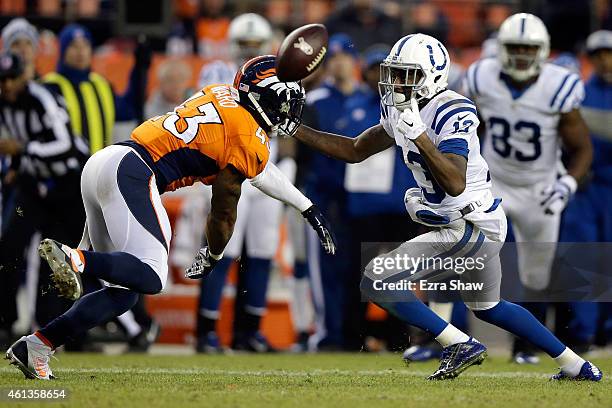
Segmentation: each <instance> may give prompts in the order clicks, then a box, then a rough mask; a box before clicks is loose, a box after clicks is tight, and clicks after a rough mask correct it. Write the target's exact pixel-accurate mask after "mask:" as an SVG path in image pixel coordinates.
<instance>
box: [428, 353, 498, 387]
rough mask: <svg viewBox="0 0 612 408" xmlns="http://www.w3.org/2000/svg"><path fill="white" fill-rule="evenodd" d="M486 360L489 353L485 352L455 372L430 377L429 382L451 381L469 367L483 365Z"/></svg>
mask: <svg viewBox="0 0 612 408" xmlns="http://www.w3.org/2000/svg"><path fill="white" fill-rule="evenodd" d="M486 358H487V352H486V350H485V351H483V352H482V353H480V354H478V355H476V356H474V357H473V358H472V359H471V360H468V361H466V362H465V363H463V364H462V365H460V366H459V367H457V368H456V369H455V370H453V371H450V372H448V373H442V374H440V375H439V376H436V377H434V376H433V375H430V376H429V377H427V379H428V380H451V379H453V378H456V377H457V376H459V374H461V373H462V372H464V371H465V370H467V369H468V368H469V367H471V366H475V365H481V364H482V362H483V361H484V360H485V359H486Z"/></svg>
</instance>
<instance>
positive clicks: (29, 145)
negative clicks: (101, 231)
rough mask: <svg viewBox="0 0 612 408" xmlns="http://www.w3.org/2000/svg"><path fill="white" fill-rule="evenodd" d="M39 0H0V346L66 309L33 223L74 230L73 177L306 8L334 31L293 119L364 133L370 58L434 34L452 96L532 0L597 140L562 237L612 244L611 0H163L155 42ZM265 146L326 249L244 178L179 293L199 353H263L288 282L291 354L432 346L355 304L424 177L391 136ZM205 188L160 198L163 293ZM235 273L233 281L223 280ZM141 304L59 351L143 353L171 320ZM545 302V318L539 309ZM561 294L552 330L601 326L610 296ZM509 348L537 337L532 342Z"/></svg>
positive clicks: (608, 317) (373, 91)
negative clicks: (368, 149) (225, 324)
mask: <svg viewBox="0 0 612 408" xmlns="http://www.w3.org/2000/svg"><path fill="white" fill-rule="evenodd" d="M31 3H32V2H26V1H18V0H17V1H9V2H3V7H5V9H4V10H0V12H1V13H2V15H1V16H0V26H1V27H2V55H0V125H1V126H2V133H1V134H0V161H1V162H0V164H1V177H0V180H1V181H0V182H1V187H2V190H1V195H0V205H1V210H2V211H1V213H0V222H1V224H0V225H1V227H2V229H1V235H0V277H1V278H2V284H1V285H0V345H2V346H8V345H10V344H11V342H12V341H13V340H14V339H15V338H16V336H17V335H18V334H19V332H21V331H30V330H31V328H35V327H41V326H43V325H45V324H46V323H47V322H49V321H50V320H51V319H53V318H54V317H56V316H57V315H59V314H61V313H62V312H64V311H65V310H67V309H68V308H69V307H70V304H71V302H70V301H68V300H66V299H63V298H59V297H58V296H57V293H55V291H54V290H53V289H52V288H51V287H50V286H51V285H50V280H49V269H48V267H47V265H46V264H45V263H44V262H43V263H40V262H39V260H38V256H37V254H36V247H37V245H38V242H39V241H40V237H41V235H42V236H43V237H51V238H54V239H57V240H59V241H61V242H64V243H66V244H68V245H71V246H72V245H74V246H76V245H77V243H78V242H79V241H80V239H81V234H82V226H83V225H84V217H85V214H84V210H83V204H82V201H81V193H80V183H79V176H80V172H81V170H82V166H83V164H84V163H85V161H86V159H87V157H88V156H89V155H90V154H93V153H95V152H96V151H98V150H100V149H102V148H103V147H104V146H108V145H110V144H113V143H116V142H119V141H122V140H125V139H127V138H129V136H130V133H131V130H132V128H133V127H135V126H136V125H137V124H139V123H140V122H142V121H144V120H146V119H147V118H151V117H154V116H157V115H162V114H164V113H166V112H169V111H172V110H173V109H174V107H175V106H178V105H180V104H181V103H182V102H183V101H184V100H185V99H186V98H188V97H189V96H190V94H191V93H193V92H195V91H196V90H198V89H200V88H201V87H203V86H205V85H209V84H212V83H232V82H233V78H234V75H235V73H236V70H237V67H238V66H240V65H241V64H242V63H244V62H245V61H246V60H247V59H249V58H252V57H254V56H257V55H262V54H273V53H274V52H275V50H276V47H278V45H279V43H280V41H282V39H283V37H284V35H285V34H286V33H288V32H289V31H290V30H291V29H292V28H295V27H297V26H300V25H302V24H305V23H311V22H322V23H324V24H325V25H326V27H327V29H328V31H329V34H330V39H329V50H328V54H327V57H326V61H325V65H324V67H323V69H320V70H319V71H318V72H316V73H315V74H314V75H313V76H312V77H309V78H307V79H306V80H305V81H304V85H305V88H306V90H307V91H308V92H307V99H306V102H307V106H306V109H305V111H304V114H303V116H304V122H305V123H306V124H308V125H309V126H311V127H314V128H317V129H320V130H322V131H327V132H331V133H338V134H343V135H348V136H357V135H359V134H360V133H361V132H362V131H364V130H365V129H367V128H369V127H371V126H373V125H375V124H377V123H379V120H380V114H381V113H380V97H379V93H378V81H379V64H380V63H381V62H382V61H383V60H384V59H385V58H386V56H387V55H388V54H389V51H390V49H391V46H392V45H393V44H394V43H395V42H396V41H397V40H398V39H399V38H401V37H402V36H404V35H406V34H407V33H411V32H421V33H425V34H429V35H432V36H434V37H436V38H437V39H438V40H440V41H441V42H442V43H444V44H446V45H447V48H448V49H449V51H450V52H451V57H452V58H453V61H455V62H454V64H453V65H452V67H451V72H450V75H449V87H451V88H452V89H454V90H457V91H459V92H460V93H461V92H462V90H463V89H462V84H463V80H464V78H465V75H466V70H467V68H468V66H469V65H470V64H471V63H472V62H474V61H476V60H478V59H480V58H488V57H494V56H495V55H496V53H497V49H496V48H497V46H496V41H495V33H496V30H497V28H498V27H499V25H500V24H501V23H502V22H503V21H504V20H505V19H506V18H507V17H508V16H510V15H511V14H513V13H515V12H518V11H526V12H532V13H534V14H536V15H539V16H540V17H542V19H543V20H544V22H545V23H546V25H547V27H548V29H549V33H550V36H551V47H552V49H553V54H552V55H553V57H552V59H553V60H554V61H556V62H557V63H558V64H559V65H563V66H565V67H568V68H570V69H572V70H575V71H576V72H578V73H579V74H580V75H581V76H582V80H583V81H584V83H585V99H584V101H583V103H582V108H581V112H582V115H583V116H584V119H585V121H586V123H587V125H588V127H589V130H590V132H591V138H592V142H593V145H594V152H595V158H594V161H593V165H592V168H591V171H590V175H589V177H588V180H586V181H583V182H582V183H581V184H580V186H579V188H578V190H577V192H576V194H575V196H574V198H573V200H572V201H570V204H569V206H568V208H567V210H566V212H565V216H564V217H563V219H562V222H561V227H560V240H561V241H566V242H610V241H612V210H611V207H610V206H609V205H608V204H607V203H608V201H607V198H604V197H610V196H612V134H611V132H612V130H611V129H612V31H610V30H612V3H611V2H610V1H606V0H603V1H593V2H587V3H586V4H585V2H574V1H570V0H567V1H554V2H553V1H552V0H550V1H547V0H540V1H536V0H532V1H527V0H525V1H495V2H490V1H480V0H466V1H461V2H457V1H451V0H448V1H444V0H435V1H434V0H431V1H395V0H386V1H374V0H346V1H340V0H336V1H333V0H303V1H296V0H273V1H269V2H257V1H239V0H235V1H230V0H228V1H224V0H197V1H196V0H174V1H173V2H171V9H172V12H171V14H170V18H169V19H168V20H167V21H165V20H164V21H165V22H164V23H162V19H161V18H160V21H159V22H158V24H157V25H159V26H163V31H164V32H163V34H155V33H154V32H151V33H150V34H148V35H147V36H146V37H147V38H145V36H144V35H140V36H137V37H130V36H126V35H124V34H123V32H122V31H121V30H120V28H117V27H120V25H115V24H114V22H113V18H115V17H116V16H117V15H119V14H121V13H120V7H119V5H118V3H119V2H115V1H111V0H89V1H85V0H76V1H60V0H57V1H48V2H46V1H45V2H38V5H37V6H36V7H33V6H32V5H31ZM166 3H169V2H160V3H159V7H160V8H163V7H165V6H163V5H164V4H166ZM553 4H554V7H553ZM166 5H167V4H166ZM245 13H257V14H247V15H245ZM126 15H127V16H128V17H126V21H125V22H124V23H125V24H126V25H129V24H135V25H137V24H138V23H140V22H141V21H140V20H138V19H136V20H137V22H133V21H129V16H130V15H131V14H130V12H129V11H128V12H127V14H126ZM145 20H146V19H145ZM568 21H571V24H569V25H568V24H567V22H568ZM145 31H146V30H145ZM121 123H124V124H123V125H122V124H121ZM272 150H273V151H274V159H273V160H274V161H275V162H276V163H277V165H278V167H279V168H280V169H281V170H282V171H283V173H285V175H287V176H288V177H289V178H290V179H292V180H293V181H294V183H295V185H296V186H298V187H299V188H300V190H301V191H303V193H304V194H305V195H306V196H308V197H309V198H310V199H311V200H312V201H313V202H314V203H315V204H316V205H317V206H318V207H319V208H321V210H322V212H323V213H324V214H325V215H326V217H327V218H328V219H329V221H330V222H331V224H332V226H333V228H334V232H335V234H336V238H337V242H338V251H337V253H336V254H335V255H330V254H327V253H325V251H324V250H323V249H322V248H320V246H319V245H318V240H317V236H316V234H315V233H314V232H313V231H311V230H310V229H308V228H306V227H305V226H306V224H305V223H304V221H303V220H302V219H301V218H300V217H295V216H294V213H293V212H289V211H287V212H285V211H284V210H283V208H281V206H280V204H279V203H278V202H274V200H270V199H269V198H266V197H263V195H262V196H261V197H260V196H258V195H257V194H261V193H257V192H254V191H253V192H246V191H247V189H244V190H243V194H244V196H243V199H242V200H241V205H242V206H243V208H242V209H241V208H240V207H239V216H238V222H239V223H241V230H240V232H237V233H235V235H236V236H235V237H234V238H233V241H230V246H231V248H232V249H231V250H227V251H226V256H225V258H223V260H222V261H221V262H220V263H219V265H218V266H217V268H216V269H215V271H214V273H213V274H212V275H211V276H210V277H209V278H208V279H206V280H202V282H201V285H200V287H199V288H198V290H197V291H196V292H197V293H198V295H196V294H195V293H196V292H193V291H192V292H190V293H191V294H192V295H193V296H199V302H197V307H195V306H194V305H193V304H192V306H194V307H191V308H186V309H183V310H182V313H185V314H189V313H190V314H192V315H194V316H193V318H194V324H192V327H191V328H192V330H193V332H192V333H191V335H192V338H195V340H194V341H193V342H192V343H194V344H195V347H196V350H197V351H199V352H210V353H214V352H221V351H222V350H223V349H224V345H227V344H229V345H231V347H232V348H234V349H239V350H247V351H253V352H267V351H273V350H275V348H276V347H274V343H275V341H272V340H271V339H268V338H267V337H266V335H268V337H270V333H271V332H273V331H274V329H275V326H269V327H268V329H267V330H264V327H263V326H264V325H263V323H262V318H263V317H264V316H265V315H266V313H267V305H269V304H270V302H271V300H270V299H271V298H272V297H274V296H273V295H272V292H274V293H275V294H277V293H279V292H280V293H284V294H285V297H286V298H288V299H289V302H288V304H289V310H290V316H291V321H292V327H291V330H290V332H291V334H290V336H289V337H290V338H291V340H292V341H293V343H294V344H293V346H292V347H291V350H293V351H317V350H353V351H356V350H371V351H378V350H380V349H382V348H387V349H391V350H398V349H402V348H407V347H410V346H412V347H411V348H410V349H409V350H411V356H412V358H413V359H427V358H432V357H436V356H437V355H439V352H440V350H439V349H436V347H434V346H431V347H430V341H431V338H428V336H427V335H426V334H425V333H418V332H415V331H414V330H413V329H410V330H409V329H408V328H407V327H405V326H404V325H403V324H402V323H401V322H400V321H399V320H397V319H395V318H394V317H392V316H387V315H386V314H385V313H384V312H383V311H382V310H381V309H377V308H376V307H374V306H373V305H370V304H368V303H366V302H363V301H362V298H361V294H360V291H359V281H360V279H361V273H362V259H366V258H367V257H368V255H370V257H371V256H372V255H376V254H378V253H381V252H385V251H387V250H388V249H389V244H386V243H392V242H402V241H407V240H408V239H410V238H413V237H415V236H416V235H418V234H420V233H422V232H423V228H424V227H423V226H422V225H420V224H416V223H414V222H413V221H411V220H410V218H409V217H408V216H407V214H406V212H405V208H404V192H405V191H406V190H407V189H408V188H411V187H415V186H416V182H415V180H414V179H413V178H412V176H411V175H410V173H409V172H407V171H405V169H404V168H403V167H404V159H403V158H402V153H401V150H399V149H396V150H387V151H386V152H385V153H384V154H381V155H378V156H376V157H375V158H373V159H372V160H368V161H366V162H364V163H361V164H358V165H346V164H345V163H342V162H339V161H336V160H334V159H332V158H329V157H327V156H325V155H322V154H320V153H316V152H314V151H313V150H310V149H309V148H307V147H304V146H303V145H299V146H298V145H297V144H296V143H294V142H293V141H292V140H290V139H282V140H278V141H275V143H274V145H273V146H272ZM173 200H174V201H173ZM207 200H208V201H209V200H210V191H209V190H208V189H206V188H204V187H202V186H194V187H192V188H190V189H188V190H187V192H184V193H180V194H173V195H171V196H170V198H169V199H168V200H166V201H165V202H164V203H165V204H166V206H167V208H169V209H170V208H174V210H169V211H170V212H171V213H172V211H174V212H173V213H174V217H173V218H174V221H175V222H174V225H175V236H173V241H174V242H173V249H172V251H171V258H170V262H171V266H172V267H173V268H174V269H176V270H178V271H179V273H175V274H174V275H172V276H173V280H174V282H173V283H174V285H172V286H171V287H170V288H169V289H168V293H169V294H172V293H173V291H175V293H177V292H176V291H177V288H178V287H179V286H181V285H185V286H187V283H186V282H185V281H184V280H182V278H181V276H180V275H182V270H183V269H184V268H185V267H186V266H188V265H190V264H191V261H192V258H193V255H194V254H195V253H196V252H197V250H198V249H199V248H200V247H201V246H202V242H203V241H204V240H205V237H204V235H203V230H204V220H205V217H206V214H207V211H208V208H209V203H208V202H207ZM177 202H179V203H180V204H178V205H177V204H176V203H177ZM242 203H244V204H242ZM263 224H265V225H263ZM364 243H373V244H369V245H364ZM362 257H363V258H362ZM236 260H238V265H239V266H238V267H236V262H234V261H236ZM232 269H234V272H233V273H236V274H237V278H235V277H234V278H232V279H231V280H230V281H228V280H227V279H228V278H227V276H228V271H230V270H232ZM230 274H232V273H231V272H230ZM289 274H290V275H291V276H289ZM517 279H518V278H517ZM552 279H555V274H554V271H553V272H552ZM270 281H272V283H270V284H269V282H270ZM279 282H280V283H279ZM287 282H290V284H288V283H287ZM84 284H85V287H86V291H90V290H95V289H96V288H98V287H99V285H100V284H101V283H100V282H99V281H97V280H96V279H90V280H89V281H87V282H84ZM279 287H280V290H279ZM191 288H193V286H191ZM179 292H180V290H179ZM223 297H226V298H227V297H229V298H230V299H231V298H233V305H234V312H233V316H234V318H233V327H232V329H231V330H230V329H228V330H227V331H228V332H229V331H231V332H232V334H231V338H232V342H231V343H228V341H226V338H225V337H224V336H220V335H218V334H217V332H218V330H219V327H220V326H221V324H222V322H219V318H220V316H221V318H222V319H223V314H222V298H223ZM281 297H282V296H281ZM429 300H430V301H431V302H430V306H431V307H432V308H434V311H436V312H437V313H439V314H441V316H442V315H445V316H443V317H445V318H446V319H447V320H450V321H452V322H453V324H454V325H455V326H457V327H459V328H465V327H466V325H467V324H468V319H467V317H466V316H467V310H466V309H465V307H464V306H462V305H460V304H459V303H457V304H455V306H454V307H451V308H450V309H449V308H447V307H446V306H444V304H443V303H437V302H435V301H433V299H429ZM436 304H437V306H436ZM542 304H543V305H545V304H544V303H542ZM150 306H151V305H150V304H148V302H147V301H146V299H144V296H141V299H140V300H139V302H138V303H137V304H136V306H134V307H133V308H132V309H131V310H130V311H129V312H126V313H125V314H123V315H121V316H120V317H119V318H117V319H116V321H114V322H112V323H111V324H109V325H107V326H105V327H104V328H99V329H97V330H96V331H95V333H91V335H90V336H89V337H83V338H79V339H74V340H73V341H71V342H70V343H68V344H67V345H66V349H68V350H73V351H80V350H97V349H99V347H98V342H99V341H100V340H109V339H110V340H118V339H119V340H120V341H126V342H127V343H128V344H129V349H130V350H132V351H146V350H147V349H148V347H149V346H150V345H151V344H152V343H154V342H155V341H156V340H157V339H158V337H159V336H160V334H163V331H164V330H165V327H164V322H160V321H157V319H156V315H155V311H154V310H153V311H152V308H151V307H150ZM543 307H544V312H543V313H541V316H540V317H541V318H542V319H546V307H547V306H543ZM551 308H552V306H551ZM554 308H555V310H556V315H557V316H556V319H555V322H554V325H553V322H549V323H550V325H553V326H554V329H555V331H556V333H557V334H558V335H559V336H560V337H561V338H562V339H564V340H565V341H566V342H567V343H568V344H571V345H572V346H573V347H574V348H575V349H577V350H588V349H590V348H591V347H593V345H598V346H605V345H606V344H608V342H609V341H610V340H612V305H611V304H610V303H591V302H574V303H564V304H557V305H554ZM540 309H541V307H540ZM18 320H19V321H20V322H21V324H16V322H18ZM160 323H161V327H160ZM113 327H114V328H115V329H114V330H113ZM270 327H271V328H270ZM117 328H118V330H117ZM570 328H571V330H570ZM264 332H265V334H266V335H264ZM220 337H222V338H220ZM276 343H279V342H276ZM515 347H518V348H519V349H520V351H525V350H529V346H528V345H518V346H517V345H516V344H515ZM517 351H519V350H515V353H516V352H517Z"/></svg>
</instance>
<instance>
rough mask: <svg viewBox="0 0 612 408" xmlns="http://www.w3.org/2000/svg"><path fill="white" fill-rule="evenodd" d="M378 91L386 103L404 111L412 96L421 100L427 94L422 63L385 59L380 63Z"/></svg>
mask: <svg viewBox="0 0 612 408" xmlns="http://www.w3.org/2000/svg"><path fill="white" fill-rule="evenodd" d="M378 92H379V94H380V98H381V100H382V103H383V104H384V105H387V106H395V107H396V108H397V109H399V110H402V111H403V110H404V109H406V108H408V107H409V106H410V100H411V99H412V98H414V99H416V100H417V101H420V100H421V99H423V98H425V97H426V96H427V94H428V90H427V88H426V86H425V71H424V70H423V68H422V67H421V65H420V64H410V63H397V62H395V63H394V62H389V61H384V62H383V63H381V64H380V82H378Z"/></svg>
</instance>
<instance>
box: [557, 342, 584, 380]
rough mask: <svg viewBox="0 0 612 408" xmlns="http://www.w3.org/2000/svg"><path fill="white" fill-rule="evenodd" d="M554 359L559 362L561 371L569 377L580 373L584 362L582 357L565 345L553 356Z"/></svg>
mask: <svg viewBox="0 0 612 408" xmlns="http://www.w3.org/2000/svg"><path fill="white" fill-rule="evenodd" d="M554 360H555V361H556V362H557V364H559V367H560V368H561V371H563V372H564V373H566V374H567V375H569V376H571V377H575V376H577V375H578V374H579V373H580V369H581V368H582V365H583V364H584V363H586V361H585V360H584V359H583V358H582V357H580V356H579V355H578V354H576V353H574V352H573V351H572V350H571V349H570V348H569V347H566V348H565V350H563V352H562V353H561V354H559V355H558V356H557V357H555V358H554Z"/></svg>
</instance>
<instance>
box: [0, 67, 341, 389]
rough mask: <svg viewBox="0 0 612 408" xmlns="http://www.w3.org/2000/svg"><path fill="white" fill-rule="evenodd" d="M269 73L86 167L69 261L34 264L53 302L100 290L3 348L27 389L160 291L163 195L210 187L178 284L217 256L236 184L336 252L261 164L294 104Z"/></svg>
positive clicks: (50, 256)
mask: <svg viewBox="0 0 612 408" xmlns="http://www.w3.org/2000/svg"><path fill="white" fill-rule="evenodd" d="M274 66H275V57H274V56H262V57H257V58H253V59H252V60H250V61H247V62H246V63H245V64H244V65H243V66H242V68H241V69H240V70H239V72H238V73H237V75H236V80H235V82H234V87H231V86H229V85H211V86H208V87H206V88H204V89H202V90H201V91H200V92H198V93H196V94H195V95H193V96H192V97H191V98H189V99H188V100H187V101H185V102H184V103H183V104H182V105H181V106H179V107H177V108H176V109H175V110H174V111H173V112H169V113H168V114H166V115H162V116H159V117H155V118H152V119H150V120H148V121H146V122H145V123H143V124H142V125H140V126H139V127H137V128H136V129H135V130H134V132H133V134H132V139H131V140H130V141H128V142H123V143H119V144H116V145H113V146H109V147H106V148H105V149H102V150H101V151H99V152H97V153H96V154H94V155H93V156H92V157H91V158H90V159H89V160H88V162H87V164H86V165H85V168H84V169H83V175H82V178H81V192H82V196H83V202H84V204H85V209H86V213H87V224H86V226H85V232H84V234H83V240H82V241H81V243H80V244H79V247H78V248H79V249H73V248H69V247H68V246H66V245H63V244H61V243H59V242H56V241H53V240H51V239H44V240H43V241H42V242H41V244H40V247H39V253H40V255H41V257H42V258H43V259H45V260H46V261H47V262H48V263H49V266H50V267H51V270H52V278H53V280H54V283H55V286H56V287H57V289H58V291H59V293H60V295H61V296H65V297H68V298H70V299H72V300H77V299H79V298H81V295H82V291H83V289H82V285H81V274H91V275H92V276H95V277H96V278H99V279H102V280H103V281H104V282H105V283H106V285H105V287H104V288H103V289H100V290H98V291H96V292H93V293H89V294H87V295H85V296H83V297H82V298H81V299H80V300H79V301H78V302H76V303H75V304H74V305H73V306H72V308H71V309H70V310H68V311H67V312H66V313H64V314H63V315H61V316H59V317H58V318H56V319H55V320H53V321H52V322H51V323H49V324H48V325H46V326H45V327H43V328H41V329H40V330H39V331H37V332H35V333H33V334H31V335H29V336H23V337H22V338H21V339H19V340H18V341H17V342H15V343H14V344H13V345H12V346H11V348H9V350H8V351H7V355H6V356H7V358H8V359H9V360H10V361H11V363H12V364H15V365H16V366H17V367H18V368H19V369H20V370H21V371H22V372H23V373H24V374H25V375H26V377H30V378H38V379H50V378H53V374H52V372H51V369H50V368H49V358H50V356H51V355H52V354H53V352H54V350H55V348H57V347H58V346H60V345H62V344H64V343H65V341H66V340H67V339H68V338H71V337H75V336H78V335H79V334H81V333H83V332H85V331H87V330H89V329H90V328H92V327H95V326H97V325H99V324H101V323H104V322H106V321H108V320H110V319H112V318H114V317H116V316H118V315H120V314H122V313H124V312H125V311H126V310H128V309H130V308H131V307H132V306H133V305H134V303H135V302H136V300H137V297H138V294H139V293H144V294H155V293H159V292H161V291H162V290H163V288H164V285H165V283H166V278H167V275H168V265H167V262H168V248H169V247H170V236H171V232H170V223H169V221H168V216H167V214H166V212H165V210H164V208H163V206H162V204H161V199H160V194H161V193H163V192H165V191H171V190H174V189H177V188H179V187H182V186H187V185H191V184H193V183H194V182H196V181H201V182H203V183H205V184H210V185H212V194H213V195H212V201H211V211H210V214H209V216H208V220H207V225H206V236H207V240H208V246H207V247H204V248H202V249H201V250H200V251H199V253H198V254H197V255H196V259H195V261H194V263H193V265H192V266H191V267H190V268H188V269H187V270H186V273H185V274H186V276H187V277H189V278H192V279H198V278H202V277H205V276H207V275H208V274H209V273H210V272H211V271H212V269H213V268H214V266H215V264H216V262H217V261H218V260H219V259H221V257H222V256H223V250H224V248H225V246H226V244H227V242H228V240H229V239H230V236H231V235H232V231H233V227H234V223H235V220H236V207H237V204H238V199H239V198H240V188H241V184H242V182H243V181H244V180H245V179H250V181H251V183H252V184H253V185H254V186H255V187H257V188H259V189H260V190H262V191H263V192H264V193H266V194H268V195H270V196H272V197H274V198H277V199H279V200H282V201H284V202H286V203H287V204H290V205H292V206H293V207H295V208H297V209H298V210H300V211H301V212H302V214H303V215H304V217H305V218H306V219H307V221H308V222H309V223H310V224H311V226H312V227H313V228H314V229H315V230H316V231H317V233H318V234H319V237H320V239H321V243H322V244H323V246H324V247H325V249H326V251H328V252H330V253H334V252H335V242H334V239H333V236H332V233H331V230H330V228H329V225H328V223H327V221H326V220H325V218H324V217H323V216H322V214H321V213H320V211H319V210H318V209H317V208H316V207H315V206H314V205H312V202H310V200H308V198H306V197H304V196H303V195H302V194H301V193H300V192H299V191H298V190H297V189H296V188H295V187H294V186H293V185H292V184H291V183H290V182H289V181H288V180H287V179H286V177H284V176H283V175H282V173H281V172H280V171H279V170H278V168H276V167H275V166H274V165H273V164H272V163H268V155H269V151H268V143H269V136H271V135H274V134H276V133H285V134H288V135H292V134H293V133H295V132H296V130H297V128H298V126H299V125H300V122H301V114H302V106H303V104H304V90H303V88H302V87H301V85H300V84H299V83H294V82H293V83H292V82H289V83H283V82H280V81H279V80H278V78H277V77H276V70H275V68H274ZM90 247H92V248H93V250H87V249H88V248H90Z"/></svg>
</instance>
